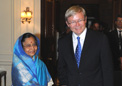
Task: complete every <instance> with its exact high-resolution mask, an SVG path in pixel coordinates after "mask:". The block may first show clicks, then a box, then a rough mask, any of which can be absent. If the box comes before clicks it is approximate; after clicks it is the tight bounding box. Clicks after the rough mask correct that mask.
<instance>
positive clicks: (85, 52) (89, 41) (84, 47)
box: [79, 29, 92, 68]
mask: <svg viewBox="0 0 122 86" xmlns="http://www.w3.org/2000/svg"><path fill="white" fill-rule="evenodd" d="M91 41H92V36H91V35H90V31H89V30H88V29H87V33H86V37H85V41H84V45H83V48H82V53H81V59H80V65H81V64H82V61H83V59H84V58H85V55H86V54H87V49H88V47H89V46H90V43H91ZM79 68H80V66H79Z"/></svg>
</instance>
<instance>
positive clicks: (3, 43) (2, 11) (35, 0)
mask: <svg viewBox="0 0 122 86" xmlns="http://www.w3.org/2000/svg"><path fill="white" fill-rule="evenodd" d="M40 6H41V0H0V70H6V71H7V86H11V64H12V55H13V46H14V43H15V42H16V40H17V38H18V37H19V36H20V35H21V34H23V33H25V32H31V33H33V34H36V36H37V37H39V38H40V23H41V22H40ZM26 7H30V10H31V11H32V12H33V14H32V16H33V17H32V22H31V23H30V24H28V23H25V24H22V23H21V11H24V10H25V9H26Z"/></svg>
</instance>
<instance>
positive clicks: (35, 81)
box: [12, 36, 52, 86]
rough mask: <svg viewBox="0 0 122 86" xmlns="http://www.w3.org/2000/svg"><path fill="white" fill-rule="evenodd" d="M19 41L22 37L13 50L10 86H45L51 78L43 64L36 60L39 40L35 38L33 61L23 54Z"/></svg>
mask: <svg viewBox="0 0 122 86" xmlns="http://www.w3.org/2000/svg"><path fill="white" fill-rule="evenodd" d="M21 39H22V36H21V37H19V38H18V40H17V41H16V43H15V46H14V49H13V62H12V86H47V84H48V82H49V81H51V80H52V78H51V76H50V74H49V72H48V69H47V67H46V65H45V64H44V62H43V61H41V60H40V59H39V58H38V54H39V44H40V43H39V39H38V38H37V37H36V39H37V47H38V49H37V52H36V54H35V55H34V56H33V59H32V58H31V57H30V56H29V55H27V54H26V53H25V52H24V50H23V48H22V45H21Z"/></svg>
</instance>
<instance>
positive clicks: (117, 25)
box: [115, 17, 122, 29]
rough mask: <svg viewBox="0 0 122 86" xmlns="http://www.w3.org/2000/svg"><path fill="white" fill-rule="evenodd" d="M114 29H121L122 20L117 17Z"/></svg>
mask: <svg viewBox="0 0 122 86" xmlns="http://www.w3.org/2000/svg"><path fill="white" fill-rule="evenodd" d="M115 24H116V27H117V28H119V29H122V18H121V17H118V18H117V20H116V21H115Z"/></svg>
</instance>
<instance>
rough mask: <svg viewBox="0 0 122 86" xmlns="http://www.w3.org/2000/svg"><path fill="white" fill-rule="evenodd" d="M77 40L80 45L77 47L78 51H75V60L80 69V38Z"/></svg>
mask: <svg viewBox="0 0 122 86" xmlns="http://www.w3.org/2000/svg"><path fill="white" fill-rule="evenodd" d="M77 40H78V45H77V47H76V51H75V58H76V62H77V66H78V67H79V63H80V57H81V44H80V37H77Z"/></svg>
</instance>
